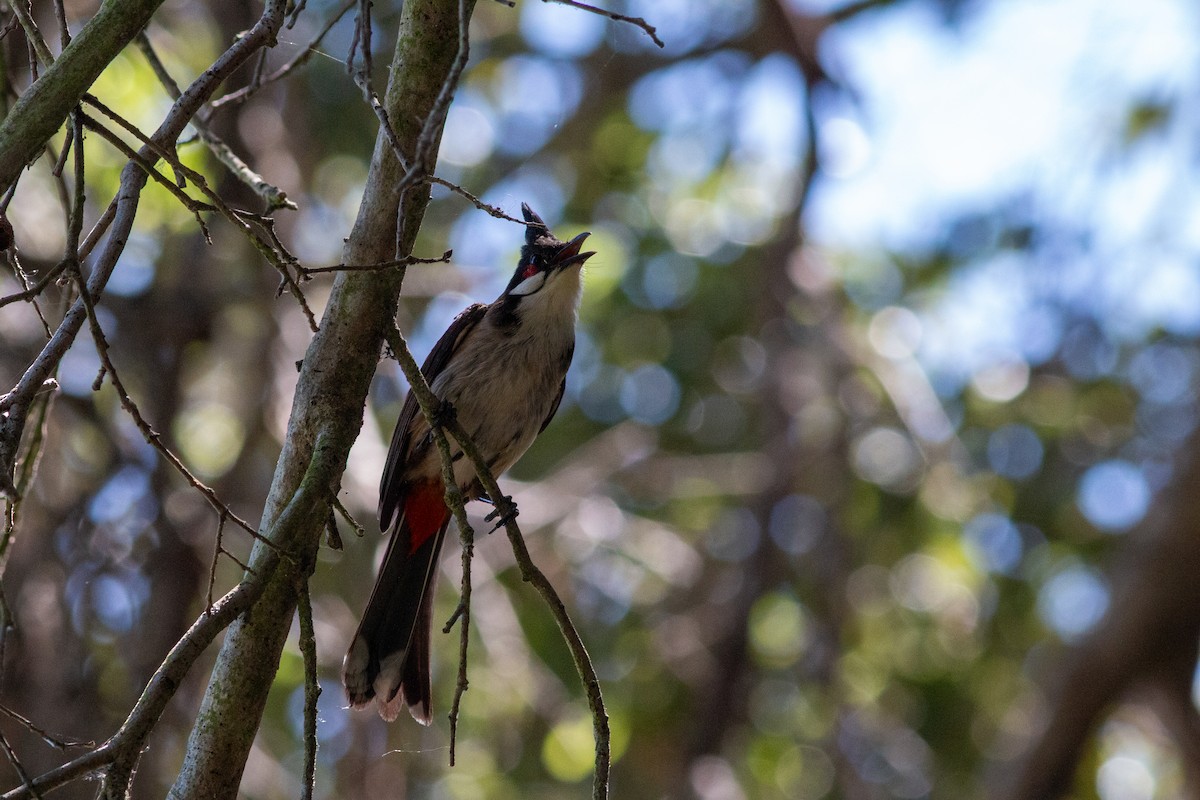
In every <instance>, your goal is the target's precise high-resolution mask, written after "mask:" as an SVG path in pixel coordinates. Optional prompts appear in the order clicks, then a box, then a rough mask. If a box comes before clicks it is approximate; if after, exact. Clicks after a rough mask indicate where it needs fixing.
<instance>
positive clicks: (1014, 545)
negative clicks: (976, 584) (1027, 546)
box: [963, 512, 1023, 575]
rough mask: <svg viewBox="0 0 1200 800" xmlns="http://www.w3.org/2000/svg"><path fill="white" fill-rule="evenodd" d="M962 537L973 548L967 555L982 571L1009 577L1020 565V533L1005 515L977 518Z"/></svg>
mask: <svg viewBox="0 0 1200 800" xmlns="http://www.w3.org/2000/svg"><path fill="white" fill-rule="evenodd" d="M963 537H964V538H965V539H966V540H967V542H968V544H970V545H971V547H970V548H969V549H968V551H967V552H968V554H969V555H970V556H971V557H972V559H973V560H974V561H975V562H976V563H977V564H978V565H979V566H980V567H981V568H983V569H986V570H988V571H990V572H999V573H1002V574H1005V575H1010V574H1012V572H1013V571H1014V570H1015V569H1016V568H1017V565H1018V564H1020V563H1021V554H1022V550H1023V546H1022V543H1021V533H1020V531H1018V530H1017V526H1016V525H1014V524H1013V521H1012V520H1011V519H1009V518H1008V517H1006V516H1004V515H1003V514H996V513H993V512H986V513H983V514H978V515H976V516H975V517H973V518H971V520H969V521H968V522H967V524H966V525H964V526H963Z"/></svg>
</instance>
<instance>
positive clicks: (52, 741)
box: [0, 703, 96, 751]
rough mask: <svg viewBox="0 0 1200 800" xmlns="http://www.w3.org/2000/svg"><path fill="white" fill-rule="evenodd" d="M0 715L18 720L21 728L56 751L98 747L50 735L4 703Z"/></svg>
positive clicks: (91, 743) (78, 740) (0, 705)
mask: <svg viewBox="0 0 1200 800" xmlns="http://www.w3.org/2000/svg"><path fill="white" fill-rule="evenodd" d="M0 713H3V714H5V715H7V716H8V717H11V718H12V719H14V720H16V721H17V722H18V723H20V725H21V727H23V728H25V729H26V730H28V731H29V732H30V733H32V734H33V735H34V736H36V737H38V738H39V739H41V740H42V741H43V742H45V743H46V744H48V745H50V746H51V747H53V748H54V749H56V750H63V751H65V750H67V748H70V747H95V746H96V743H95V742H92V741H83V740H81V739H68V738H67V737H66V736H59V735H56V734H53V733H50V732H49V731H47V730H45V729H43V728H40V727H38V726H37V725H35V724H34V723H33V720H31V719H29V718H28V717H26V716H24V715H22V714H18V713H17V712H16V711H13V710H12V709H11V708H9V707H8V706H6V705H4V704H2V703H0Z"/></svg>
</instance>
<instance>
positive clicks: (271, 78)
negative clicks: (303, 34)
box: [208, 0, 358, 111]
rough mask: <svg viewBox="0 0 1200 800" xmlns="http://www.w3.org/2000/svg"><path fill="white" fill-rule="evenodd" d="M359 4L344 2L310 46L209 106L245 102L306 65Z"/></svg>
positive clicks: (289, 25) (356, 2) (219, 106)
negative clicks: (342, 20)
mask: <svg viewBox="0 0 1200 800" xmlns="http://www.w3.org/2000/svg"><path fill="white" fill-rule="evenodd" d="M357 4H358V0H346V2H344V3H343V4H342V6H341V7H340V8H338V9H336V10H335V11H334V12H333V14H331V15H330V16H329V19H328V20H326V21H325V25H324V26H323V27H322V28H321V30H320V31H319V32H318V33H317V35H316V36H314V37H313V39H312V41H311V42H309V43H308V46H306V47H305V48H304V49H303V50H301V51H300V53H299V54H297V55H296V56H295V57H294V58H292V60H290V61H288V62H287V63H286V64H284V65H283V66H282V67H280V68H279V69H277V70H275V71H274V72H272V73H270V74H268V75H264V76H263V77H262V78H261V79H260V80H259V81H257V82H256V83H254V84H252V85H249V86H243V87H242V88H241V89H238V90H236V91H233V92H230V93H229V94H227V95H224V96H222V97H218V98H217V99H216V100H213V101H212V102H211V103H209V104H208V105H209V108H211V109H213V110H214V111H215V110H217V109H218V108H221V107H222V106H226V105H230V104H234V105H237V104H241V103H244V102H246V101H247V100H249V99H250V98H251V97H252V96H253V95H254V94H255V93H257V92H258V91H259V90H260V89H262V88H263V87H264V86H268V85H269V84H272V83H275V82H276V81H279V80H282V79H284V78H286V77H287V76H288V75H290V74H291V73H292V72H294V71H295V70H296V69H298V68H300V67H302V66H304V65H305V64H306V63H308V60H309V59H310V58H312V56H313V54H314V53H316V52H318V49H317V48H318V47H319V46H320V44H321V42H322V41H323V40H324V39H325V36H326V34H328V33H329V32H330V31H331V30H333V26H334V25H336V24H337V23H338V21H339V20H341V18H342V17H344V16H346V12H348V11H349V10H350V9H352V8H354V6H355V5H357ZM303 5H304V3H303V2H301V3H300V4H298V5H297V10H296V11H295V12H293V18H292V21H291V22H294V21H295V14H297V13H299V10H300V8H301V7H302V6H303ZM291 22H289V24H288V27H291Z"/></svg>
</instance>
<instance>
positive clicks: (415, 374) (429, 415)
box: [387, 327, 612, 800]
mask: <svg viewBox="0 0 1200 800" xmlns="http://www.w3.org/2000/svg"><path fill="white" fill-rule="evenodd" d="M387 341H388V345H389V346H390V347H391V349H392V353H393V354H394V356H395V358H396V360H397V362H399V364H400V368H401V370H403V372H404V376H405V378H407V379H408V382H409V390H410V391H412V392H413V393H414V395H415V397H416V399H417V405H418V406H419V407H420V409H421V413H422V414H424V415H425V418H426V419H427V420H429V423H430V430H431V432H432V433H433V436H434V441H435V442H436V443H437V446H438V451H439V453H440V454H441V457H442V471H443V481H444V482H445V485H446V486H447V487H448V488H447V490H446V502H447V505H449V506H450V508H451V509H452V510H453V511H454V512H455V519H456V520H458V523H459V525H460V530H461V529H462V528H461V526H462V525H464V524H465V519H459V516H460V515H461V516H462V517H464V518H465V516H466V514H465V512H463V511H461V510H460V506H461V504H462V496H461V493H460V492H459V491H458V486H457V483H456V482H455V481H454V473H453V459H452V456H451V453H450V446H449V442H448V440H447V438H446V434H447V433H448V434H449V435H450V436H452V437H453V438H454V441H455V443H456V444H457V445H458V447H459V448H460V449H461V450H462V452H463V453H464V454H465V455H466V456H467V458H469V459H470V461H471V465H472V466H473V467H474V468H475V473H476V475H477V477H478V478H479V481H480V483H481V484H482V485H483V489H484V491H485V492H486V493H487V495H488V497H490V498H491V499H492V502H493V503H494V504H495V506H496V513H497V515H498V517H499V519H500V520H501V521H502V522H503V524H504V528H505V531H506V533H507V534H508V538H509V541H510V543H511V544H512V548H513V554H514V556H515V557H516V561H517V566H518V568H519V569H520V571H521V579H522V580H524V581H526V582H528V583H532V584H533V587H534V588H535V589H536V590H537V591H538V594H540V595H541V597H542V600H543V601H544V602H545V603H546V605H547V607H549V609H550V613H551V616H553V617H554V621H555V623H556V624H557V625H558V628H559V631H560V632H561V633H562V635H563V639H564V641H565V642H566V644H567V648H568V650H570V652H571V658H572V660H573V661H574V662H575V669H576V671H577V672H578V673H579V677H580V680H581V681H582V683H583V687H584V693H585V694H586V695H587V699H588V707H589V709H590V710H591V714H592V730H593V734H594V736H595V740H596V769H595V775H594V776H593V782H592V797H593V800H604V798H607V797H608V775H609V769H610V767H611V762H612V756H611V743H610V732H609V727H608V713H607V711H606V710H605V708H604V698H603V696H602V694H601V691H600V680H599V678H598V677H597V676H596V670H595V667H593V665H592V662H591V657H590V656H588V652H587V648H586V647H585V646H584V643H583V639H582V637H580V635H579V631H578V630H577V629H576V628H575V624H574V622H573V621H572V620H571V616H570V614H569V613H568V612H567V608H566V605H565V604H564V603H563V602H562V599H561V598H560V597H559V596H558V593H557V592H556V591H555V589H554V586H553V585H552V584H551V583H550V581H549V579H548V578H546V576H545V574H544V573H543V572H542V571H541V570H540V569H538V567H537V565H536V564H534V562H533V559H532V558H531V557H530V555H529V550H528V549H527V548H526V547H525V540H524V536H523V535H522V533H521V529H520V527H519V526H518V525H517V507H516V506H515V505H514V504H513V502H512V500H511V498H508V497H506V496H505V495H504V494H503V493H502V492H501V491H500V486H499V484H497V482H496V478H495V477H494V476H493V475H492V472H491V467H490V466H489V464H488V463H487V459H485V458H484V457H483V455H482V454H481V453H480V452H479V449H478V448H477V447H476V446H475V442H474V441H473V440H472V439H471V437H470V435H469V434H468V433H467V432H466V431H465V430H463V428H462V426H461V425H460V424H459V423H458V421H457V420H456V419H455V418H454V416H453V414H449V413H446V410H445V409H446V407H445V405H444V404H443V403H442V401H441V400H439V399H438V398H437V396H436V395H434V393H433V390H432V389H430V387H429V383H428V381H426V380H425V376H424V375H423V374H422V373H421V370H420V368H419V367H418V366H417V362H416V359H415V358H413V355H412V353H411V351H409V349H408V345H407V343H406V342H405V341H404V337H403V336H402V335H401V334H400V331H399V330H397V329H396V328H395V327H393V328H392V329H391V330H389V331H388V337H387ZM449 487H452V488H449ZM456 504H457V505H456ZM471 536H472V539H471V541H473V536H474V534H473V532H472V534H471ZM466 541H467V540H464V546H465V544H466ZM464 558H466V556H465V555H464ZM466 624H467V617H466V613H465V611H464V614H463V627H464V629H465V628H466ZM464 635H465V634H464ZM462 658H465V656H464V655H463V653H462V651H461V650H460V659H462ZM463 663H464V662H463V661H460V680H461V681H462V682H463V683H464V687H463V690H465V674H464V673H463V669H464V667H463ZM456 691H457V690H456Z"/></svg>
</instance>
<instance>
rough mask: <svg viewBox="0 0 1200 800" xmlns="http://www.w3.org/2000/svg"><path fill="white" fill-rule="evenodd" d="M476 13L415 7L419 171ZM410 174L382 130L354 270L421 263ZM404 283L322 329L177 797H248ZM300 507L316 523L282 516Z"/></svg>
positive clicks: (415, 2)
mask: <svg viewBox="0 0 1200 800" xmlns="http://www.w3.org/2000/svg"><path fill="white" fill-rule="evenodd" d="M473 6H474V0H409V2H406V3H405V4H404V7H403V12H402V16H401V20H400V29H399V34H398V37H397V43H396V51H395V54H394V56H393V61H392V65H391V71H390V74H391V80H390V82H389V86H388V91H387V96H386V99H385V101H384V107H385V109H386V111H387V115H388V117H389V119H390V120H391V124H392V128H393V130H394V133H395V137H396V142H397V144H398V146H399V147H400V149H401V151H402V152H403V153H404V157H405V160H406V161H407V162H411V161H413V160H414V158H416V157H417V156H418V153H419V152H420V154H421V156H423V158H422V159H421V160H422V162H423V164H422V165H419V166H425V165H427V164H432V162H433V160H434V156H435V154H436V152H437V146H438V143H439V141H440V138H441V123H442V122H443V121H444V119H434V120H432V124H430V125H424V121H425V120H426V119H429V118H430V117H431V115H433V116H434V117H438V116H441V115H443V114H444V104H443V103H441V102H439V97H440V96H441V95H443V92H444V91H445V90H453V88H454V82H455V81H456V80H457V74H456V70H455V65H456V63H459V64H461V62H460V61H459V56H460V54H459V31H460V14H462V15H465V16H466V17H468V18H469V15H470V12H471V10H472V8H473ZM462 24H463V26H465V24H466V20H465V19H463V20H462ZM461 55H462V56H463V57H465V53H463V54H461ZM442 99H443V100H444V99H445V98H442ZM423 129H427V130H426V132H424V133H423ZM422 138H424V141H422ZM422 151H423V152H422ZM407 172H408V170H407V169H406V164H402V163H401V162H400V160H399V158H398V157H397V155H396V153H395V151H394V149H393V145H392V143H391V141H390V140H389V137H388V135H387V133H386V132H385V131H384V130H381V131H380V133H379V135H378V136H377V138H376V144H375V153H374V156H373V159H372V163H371V169H370V173H369V175H368V180H367V187H366V190H365V194H364V197H363V202H362V205H361V207H360V209H359V216H358V220H357V222H356V223H355V226H354V230H353V232H352V233H351V236H350V239H349V241H348V242H347V245H346V251H345V261H346V263H350V264H373V263H380V262H384V261H388V260H391V259H394V258H397V257H403V256H405V255H408V254H409V253H410V252H411V250H412V245H413V242H414V240H415V239H416V235H417V230H418V228H419V226H420V223H421V219H422V217H423V215H424V211H425V207H426V205H427V203H428V200H429V187H428V184H427V183H424V182H421V181H417V182H413V181H408V180H405V176H406V173H407ZM405 184H409V186H408V188H407V189H405V188H403V187H404V186H405ZM403 275H404V273H403V270H402V269H388V270H379V271H359V272H345V273H341V274H339V276H338V278H337V280H336V281H335V283H334V286H333V291H332V294H331V296H330V299H329V304H328V306H327V307H326V311H325V316H324V319H323V320H322V322H321V327H320V330H319V332H318V333H317V334H316V335H315V337H314V338H313V341H312V344H311V345H310V346H309V349H308V352H307V354H306V355H305V358H304V362H303V366H302V367H301V371H300V380H299V385H298V387H297V390H296V396H295V398H294V401H293V405H292V414H291V419H290V420H289V422H288V434H287V440H286V441H285V443H284V447H283V452H282V454H281V455H280V458H279V462H278V464H277V466H276V471H275V478H274V482H273V485H272V487H271V492H270V495H269V496H268V498H267V501H266V505H265V508H264V511H263V517H262V521H261V523H260V530H262V531H268V530H271V529H272V528H274V529H275V531H274V536H273V538H272V542H271V544H270V546H266V545H264V544H263V543H261V542H260V543H258V544H257V545H256V547H255V550H254V552H253V554H252V556H251V564H250V565H251V568H252V569H258V568H259V567H260V566H264V565H267V564H268V563H269V562H270V561H271V559H272V557H273V555H274V554H275V553H276V552H279V553H282V554H283V556H282V558H281V560H280V562H279V566H278V568H277V569H275V570H274V572H273V573H272V575H271V577H270V579H269V581H268V582H267V585H266V587H265V590H264V591H263V594H262V595H261V597H260V598H259V600H258V602H257V603H256V604H255V605H254V607H253V608H252V609H251V610H250V611H249V612H248V613H246V614H245V615H244V616H242V617H241V618H239V619H238V620H237V621H236V622H235V623H234V624H233V625H231V626H230V629H229V631H228V633H227V635H226V638H225V642H224V644H223V646H222V648H221V652H220V655H219V656H218V658H217V663H216V665H215V667H214V669H213V673H212V677H211V679H210V682H209V686H208V690H207V692H206V694H205V697H204V701H203V703H202V705H201V709H200V713H199V716H198V718H197V722H196V725H195V727H194V728H193V730H192V734H191V737H190V739H189V741H188V748H187V754H186V757H185V762H184V765H183V768H182V770H181V772H180V774H179V777H178V779H177V780H176V782H175V785H174V786H173V787H172V789H171V795H170V796H171V797H172V798H201V797H203V798H214V797H215V798H226V797H228V798H233V797H236V796H237V792H238V786H239V784H240V781H241V776H242V771H243V769H244V767H245V763H246V758H247V756H248V754H249V752H250V747H251V744H252V742H253V740H254V736H255V733H256V732H257V730H258V725H259V722H260V719H261V716H262V711H263V708H264V706H265V704H266V699H267V694H268V692H269V690H270V687H271V683H272V681H273V679H274V676H275V671H276V669H277V667H278V664H279V658H280V653H281V651H282V649H283V644H284V641H285V639H286V637H287V634H288V631H289V629H290V628H291V624H292V617H293V614H294V612H295V608H296V599H297V592H298V589H299V587H300V585H301V584H302V582H303V581H305V580H306V579H307V577H308V575H309V574H310V573H311V571H312V568H313V564H314V563H315V559H316V552H317V548H318V546H319V543H320V536H321V532H322V529H323V527H324V523H325V519H326V517H327V509H328V501H329V500H330V499H331V498H332V497H333V496H334V494H335V492H336V491H337V488H338V484H339V482H340V478H341V474H342V471H343V470H344V468H345V464H346V457H347V454H348V452H349V450H350V446H351V444H352V443H353V442H354V439H355V438H356V436H357V435H358V431H359V428H360V427H361V425H362V415H363V406H364V402H365V399H366V395H367V389H368V387H369V385H370V381H371V377H372V375H373V374H374V372H375V367H376V364H377V362H378V356H379V352H380V346H381V343H382V341H383V337H384V332H385V330H387V329H388V328H390V327H391V326H392V325H393V318H394V316H395V312H396V302H397V296H398V294H399V291H400V286H401V282H402V280H403ZM314 484H315V485H314ZM314 493H316V494H319V497H318V496H314ZM297 507H299V508H304V509H312V512H313V513H305V514H301V515H294V514H288V515H285V514H284V512H285V510H287V509H289V508H293V509H294V508H297ZM297 516H299V517H301V518H299V519H296V520H295V524H294V525H290V524H279V523H281V522H282V521H284V519H285V517H287V518H288V519H289V520H290V519H295V517H297ZM264 569H265V567H264Z"/></svg>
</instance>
